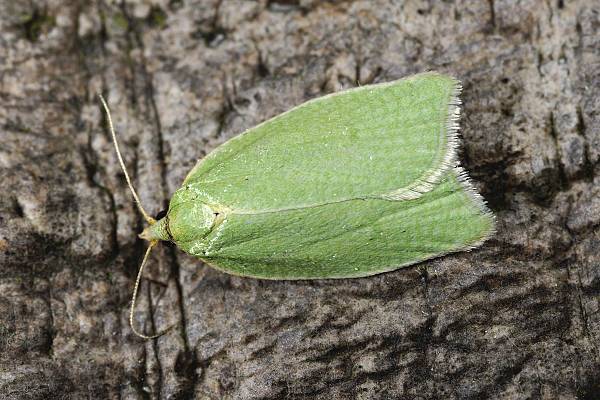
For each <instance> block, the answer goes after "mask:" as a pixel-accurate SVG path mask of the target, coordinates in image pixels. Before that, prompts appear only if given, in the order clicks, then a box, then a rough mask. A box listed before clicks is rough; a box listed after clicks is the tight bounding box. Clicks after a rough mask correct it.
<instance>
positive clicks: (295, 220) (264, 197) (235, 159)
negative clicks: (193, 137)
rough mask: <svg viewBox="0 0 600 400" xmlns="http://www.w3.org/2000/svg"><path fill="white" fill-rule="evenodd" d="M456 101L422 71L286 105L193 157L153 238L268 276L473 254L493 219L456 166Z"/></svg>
mask: <svg viewBox="0 0 600 400" xmlns="http://www.w3.org/2000/svg"><path fill="white" fill-rule="evenodd" d="M459 90H460V86H459V83H458V82H457V81H456V80H455V79H453V78H451V77H448V76H444V75H440V74H435V73H426V74H420V75H415V76H413V77H409V78H406V79H402V80H398V81H395V82H390V83H384V84H378V85H370V86H363V87H359V88H356V89H352V90H348V91H344V92H339V93H335V94H331V95H328V96H325V97H321V98H318V99H315V100H311V101H309V102H307V103H304V104H302V105H300V106H298V107H296V108H293V109H292V110H290V111H288V112H286V113H283V114H281V115H279V116H277V117H275V118H273V119H271V120H268V121H266V122H264V123H262V124H260V125H258V126H256V127H254V128H252V129H249V130H248V131H246V132H244V133H243V134H241V135H239V136H238V137H235V138H233V139H231V140H229V141H228V142H226V143H225V144H223V145H221V146H220V147H218V148H217V149H216V150H215V151H213V152H212V153H211V154H209V155H208V156H207V157H206V158H204V159H203V160H201V161H200V162H199V163H198V164H197V165H196V166H195V167H194V168H193V169H192V171H191V172H190V173H189V175H188V176H187V178H186V179H185V181H184V183H183V186H182V188H181V189H179V190H178V192H176V194H175V195H174V199H173V200H172V202H171V206H170V210H169V213H168V214H167V217H166V219H165V220H164V221H161V224H156V226H157V228H155V229H156V230H157V232H158V229H159V228H158V227H159V226H160V227H161V228H160V229H163V231H161V235H162V236H161V237H160V238H166V236H168V238H169V239H171V240H173V241H174V242H175V243H176V244H177V245H178V246H179V247H180V248H181V249H183V250H184V251H186V252H188V253H190V254H192V255H194V256H197V257H199V258H201V259H203V260H205V261H206V262H208V263H209V264H211V265H213V266H214V267H216V268H218V269H220V270H223V271H225V272H228V273H232V274H236V275H242V276H252V277H259V278H267V279H307V278H350V277H359V276H366V275H372V274H377V273H380V272H385V271H390V270H393V269H396V268H399V267H402V266H406V265H410V264H414V263H416V262H419V261H423V260H426V259H429V258H432V257H435V256H439V255H443V254H447V253H449V252H453V251H459V250H465V249H470V248H472V247H474V246H477V245H478V244H480V243H482V242H483V241H484V240H485V239H486V238H487V237H488V236H489V235H490V233H491V232H492V231H493V229H494V220H493V216H492V214H491V213H490V212H489V211H488V210H487V208H486V207H485V205H484V203H483V201H482V200H481V199H480V197H479V196H478V195H477V194H476V193H475V191H474V190H473V188H472V187H471V186H470V184H469V183H468V181H467V178H466V176H465V175H464V173H462V172H460V170H458V169H457V168H455V163H456V157H455V152H456V150H455V147H456V142H457V139H456V135H457V132H456V131H457V125H456V119H457V117H458V111H459V108H458V104H459V101H458V97H457V96H458V92H459ZM206 207H208V208H209V210H212V213H211V212H208V213H207V212H206V211H207V208H206Z"/></svg>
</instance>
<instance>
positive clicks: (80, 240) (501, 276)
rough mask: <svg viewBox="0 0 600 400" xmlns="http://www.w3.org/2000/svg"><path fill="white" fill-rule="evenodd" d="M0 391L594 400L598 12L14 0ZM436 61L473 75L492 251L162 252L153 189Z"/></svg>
mask: <svg viewBox="0 0 600 400" xmlns="http://www.w3.org/2000/svg"><path fill="white" fill-rule="evenodd" d="M0 3H1V4H0V138H1V140H0V182H1V184H2V190H1V192H0V265H1V269H0V393H1V394H0V397H2V398H4V399H63V398H68V399H80V398H85V399H88V398H94V399H102V398H110V399H158V398H161V399H162V398H173V399H175V398H178V399H185V398H193V397H196V398H202V399H204V398H206V399H279V398H291V399H296V398H323V399H348V398H350V399H352V398H356V399H391V398H399V399H488V398H489V399H539V398H542V399H556V398H560V399H598V398H600V353H599V346H600V313H599V308H600V305H599V298H598V296H599V294H600V229H599V226H600V92H599V91H598V87H599V84H600V36H599V29H600V4H599V2H598V1H597V0H595V1H586V0H580V1H562V0H546V1H534V0H521V1H517V0H490V1H466V0H464V1H457V2H450V1H444V2H440V1H433V0H431V1H406V2H403V1H393V0H377V1H328V2H325V1H317V0H297V1H294V0H286V1H283V0H279V1H276V0H271V1H267V0H262V1H234V0H222V1H219V0H212V1H208V0H203V1H200V0H198V1H195V2H193V1H187V0H183V1H178V0H172V1H168V0H147V1H144V0H135V1H134V0H129V1H126V2H125V3H120V2H118V1H92V2H89V1H63V0H48V1H32V2H27V1H13V0H2V1H0ZM424 70H438V71H441V72H445V73H450V74H453V75H455V76H457V77H458V78H459V79H461V80H462V82H463V84H464V92H463V96H462V97H463V101H464V117H463V118H462V121H461V124H462V136H463V139H464V144H463V151H462V154H461V160H462V162H463V164H464V165H465V167H466V168H467V169H468V170H469V171H470V173H471V176H472V177H473V179H474V182H475V184H476V186H477V187H478V188H479V189H480V190H481V192H482V194H483V195H484V197H485V198H486V199H487V200H488V202H489V204H490V207H491V208H492V209H493V210H494V212H495V213H496V214H497V217H498V233H497V235H496V236H495V237H494V238H493V239H492V240H490V241H489V242H487V243H486V244H485V245H484V246H483V247H482V248H480V249H478V250H476V251H473V252H471V253H462V254H456V255H451V256H448V257H444V258H441V259H437V260H434V261H431V262H426V263H423V264H420V265H417V266H414V267H410V268H406V269H403V270H398V271H395V272H392V273H386V274H383V275H379V276H375V277H372V278H366V279H356V280H338V281H306V282H277V281H274V282H267V281H260V280H254V279H243V278H237V277H232V276H228V275H225V274H222V273H219V272H217V271H215V270H213V269H211V268H209V267H207V266H205V265H202V264H201V263H200V262H198V261H196V260H194V259H192V258H190V257H188V256H186V255H185V254H183V253H182V252H180V251H179V250H177V249H176V248H171V247H168V246H165V245H162V246H160V247H159V249H158V250H157V251H155V253H154V255H153V256H152V258H151V262H150V264H149V265H148V270H147V271H146V274H145V276H146V279H145V280H144V281H143V284H142V287H141V293H140V307H139V312H138V313H137V315H136V321H137V323H138V324H140V325H141V326H143V327H144V328H145V329H146V331H147V332H152V329H156V328H157V327H164V326H166V325H168V324H169V323H171V322H179V325H178V326H177V328H176V329H175V330H174V331H172V332H171V333H169V334H167V335H165V336H164V337H162V338H160V339H158V340H154V341H142V340H140V339H139V338H137V337H136V336H134V335H132V333H131V330H130V329H129V326H128V323H127V307H128V304H129V300H130V295H131V290H132V285H133V280H134V278H135V274H136V272H137V267H138V264H139V262H140V259H141V255H142V253H143V251H144V246H145V244H144V243H143V242H142V241H141V240H140V239H138V238H137V237H136V234H137V233H139V232H140V230H141V229H142V227H143V225H144V223H143V221H142V219H141V217H140V215H139V214H138V213H137V212H136V210H135V207H134V204H133V202H132V199H131V196H130V194H129V192H128V191H127V188H126V186H125V184H124V181H123V176H122V173H121V172H120V170H119V168H118V164H117V160H116V157H115V154H114V151H113V148H112V145H111V143H110V140H109V136H108V133H107V130H106V125H105V121H104V119H103V116H102V113H101V109H100V107H99V103H98V101H97V98H96V97H95V93H97V92H102V93H104V94H105V95H106V97H107V99H108V101H109V103H110V105H111V106H112V110H113V113H114V115H113V117H114V118H115V120H116V127H117V130H118V132H119V135H120V138H121V141H122V148H123V152H124V157H125V160H126V164H127V166H128V168H129V170H130V171H132V173H133V177H134V181H135V184H136V185H137V187H138V189H139V192H140V195H141V197H142V201H143V203H144V204H145V205H146V207H147V208H149V210H150V211H151V212H153V213H156V212H158V211H160V210H161V209H163V208H164V207H165V206H166V205H167V202H168V199H169V196H170V194H171V193H173V191H174V190H175V189H176V188H177V187H178V185H179V184H180V183H181V181H182V179H183V177H184V176H185V174H186V172H187V171H188V170H189V169H190V168H191V167H192V166H193V165H194V163H195V162H196V160H197V159H198V158H200V157H202V156H203V155H205V154H206V153H207V152H208V151H210V150H211V149H213V148H215V147H216V146H217V145H219V144H220V143H222V142H223V141H225V140H227V139H228V138H231V137H232V136H234V135H236V134H238V133H239V132H241V131H243V130H244V129H245V128H248V127H251V126H253V125H255V124H257V123H258V122H260V121H263V120H265V119H266V118H269V117H271V116H274V115H276V114H278V113H279V112H281V111H284V110H286V109H288V108H290V107H292V106H294V105H296V104H299V103H301V102H303V101H304V100H307V99H310V98H313V97H315V96H319V95H322V94H325V93H329V92H331V91H334V90H338V89H339V88H342V87H351V86H354V85H356V83H357V82H360V83H362V84H366V83H371V82H382V81H387V80H391V79H396V78H399V77H402V76H406V75H409V74H412V73H416V72H419V71H424Z"/></svg>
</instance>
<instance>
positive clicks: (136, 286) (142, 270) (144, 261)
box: [129, 240, 177, 339]
mask: <svg viewBox="0 0 600 400" xmlns="http://www.w3.org/2000/svg"><path fill="white" fill-rule="evenodd" d="M156 243H158V241H157V240H153V241H151V242H150V245H149V246H148V250H146V254H144V259H143V260H142V265H140V270H139V272H138V275H137V278H136V279H135V286H134V288H133V296H132V297H131V308H130V309H129V326H130V327H131V330H132V331H133V333H135V334H136V335H138V336H139V337H141V338H142V339H156V338H157V337H159V336H162V335H164V334H165V333H167V332H169V331H170V330H171V329H173V327H175V326H176V325H177V324H173V325H170V326H169V327H167V328H166V329H163V330H162V331H160V332H158V333H157V334H155V335H151V336H148V335H144V334H143V333H141V332H140V331H138V330H137V329H136V328H135V325H134V324H133V313H134V312H135V303H136V297H137V292H138V289H139V287H140V281H141V280H142V273H143V272H144V266H145V265H146V261H148V256H149V255H150V252H151V251H152V248H153V247H154V246H155V245H156Z"/></svg>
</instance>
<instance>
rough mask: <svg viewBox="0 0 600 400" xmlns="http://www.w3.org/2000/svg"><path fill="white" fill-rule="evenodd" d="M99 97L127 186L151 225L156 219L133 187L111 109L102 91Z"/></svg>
mask: <svg viewBox="0 0 600 400" xmlns="http://www.w3.org/2000/svg"><path fill="white" fill-rule="evenodd" d="M98 97H100V101H101V102H102V106H103V107H104V111H105V112H106V119H107V120H108V127H109V128H110V134H111V136H112V141H113V143H114V145H115V150H116V151H117V158H118V159H119V164H121V169H122V170H123V174H125V180H126V181H127V186H129V190H131V194H132V195H133V198H134V199H135V203H136V204H137V207H138V210H140V213H142V215H143V216H144V219H145V220H146V221H147V222H148V223H149V224H150V225H154V223H155V222H156V220H155V219H154V218H152V217H151V216H150V215H148V213H147V212H146V210H144V207H142V202H141V201H140V198H139V197H138V195H137V193H136V191H135V189H134V188H133V185H132V184H131V179H129V174H128V173H127V169H126V168H125V163H124V162H123V157H122V156H121V150H120V149H119V143H117V135H116V134H115V128H114V127H113V122H112V118H111V117H110V110H109V109H108V105H107V104H106V101H105V100H104V97H102V95H101V94H100V93H98Z"/></svg>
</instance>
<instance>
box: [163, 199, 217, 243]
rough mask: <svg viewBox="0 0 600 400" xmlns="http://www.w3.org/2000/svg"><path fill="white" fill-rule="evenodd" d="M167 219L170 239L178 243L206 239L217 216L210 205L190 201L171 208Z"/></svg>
mask: <svg viewBox="0 0 600 400" xmlns="http://www.w3.org/2000/svg"><path fill="white" fill-rule="evenodd" d="M166 218H167V220H168V226H167V230H168V233H169V234H170V239H171V240H172V241H174V242H175V243H178V242H189V241H192V240H198V239H201V238H203V237H205V236H206V235H207V234H208V233H209V232H210V230H211V228H212V226H213V224H214V222H215V218H216V215H215V213H214V211H213V210H212V208H210V207H209V206H208V205H206V204H204V203H201V202H199V201H197V200H189V201H183V202H179V203H177V204H176V205H174V206H171V208H170V209H169V212H168V214H167V217H166Z"/></svg>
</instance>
